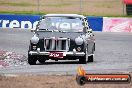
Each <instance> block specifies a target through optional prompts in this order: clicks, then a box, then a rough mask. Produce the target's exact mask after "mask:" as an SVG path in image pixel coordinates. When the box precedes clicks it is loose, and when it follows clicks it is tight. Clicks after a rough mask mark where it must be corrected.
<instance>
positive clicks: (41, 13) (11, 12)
mask: <svg viewBox="0 0 132 88" xmlns="http://www.w3.org/2000/svg"><path fill="white" fill-rule="evenodd" d="M0 14H20V15H26V14H27V15H45V14H47V13H46V12H45V13H43V12H39V13H38V12H34V11H0ZM82 15H84V16H102V15H98V14H97V15H95V14H94V15H87V14H82ZM103 16H104V17H132V15H128V16H127V15H103Z"/></svg>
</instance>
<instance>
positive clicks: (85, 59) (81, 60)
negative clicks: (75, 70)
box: [79, 48, 88, 64]
mask: <svg viewBox="0 0 132 88" xmlns="http://www.w3.org/2000/svg"><path fill="white" fill-rule="evenodd" d="M87 62H88V51H87V48H86V49H85V55H84V56H83V57H82V58H80V59H79V63H80V64H87Z"/></svg>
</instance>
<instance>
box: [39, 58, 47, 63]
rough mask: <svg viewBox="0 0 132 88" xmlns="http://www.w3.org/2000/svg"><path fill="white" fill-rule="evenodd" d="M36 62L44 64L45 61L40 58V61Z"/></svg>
mask: <svg viewBox="0 0 132 88" xmlns="http://www.w3.org/2000/svg"><path fill="white" fill-rule="evenodd" d="M38 61H39V63H45V61H46V60H45V59H44V58H40V59H38Z"/></svg>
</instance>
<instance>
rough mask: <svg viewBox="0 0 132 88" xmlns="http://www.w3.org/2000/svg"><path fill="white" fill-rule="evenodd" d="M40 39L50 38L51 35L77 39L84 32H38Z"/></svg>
mask: <svg viewBox="0 0 132 88" xmlns="http://www.w3.org/2000/svg"><path fill="white" fill-rule="evenodd" d="M37 34H38V37H39V39H43V38H50V37H56V38H59V37H63V38H70V39H75V38H77V37H79V36H81V35H83V33H76V32H37Z"/></svg>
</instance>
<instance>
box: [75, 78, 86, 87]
mask: <svg viewBox="0 0 132 88" xmlns="http://www.w3.org/2000/svg"><path fill="white" fill-rule="evenodd" d="M76 81H77V83H78V84H79V85H84V84H85V83H86V78H85V77H84V76H77V77H76Z"/></svg>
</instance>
